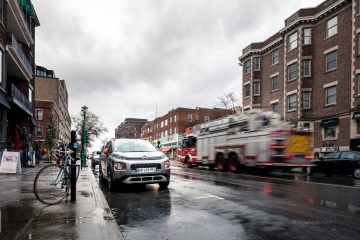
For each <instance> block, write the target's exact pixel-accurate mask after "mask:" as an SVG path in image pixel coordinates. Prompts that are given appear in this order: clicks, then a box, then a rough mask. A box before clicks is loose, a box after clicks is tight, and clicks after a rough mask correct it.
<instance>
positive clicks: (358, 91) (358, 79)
mask: <svg viewBox="0 0 360 240" xmlns="http://www.w3.org/2000/svg"><path fill="white" fill-rule="evenodd" d="M356 77H357V94H358V95H360V74H358V75H356Z"/></svg>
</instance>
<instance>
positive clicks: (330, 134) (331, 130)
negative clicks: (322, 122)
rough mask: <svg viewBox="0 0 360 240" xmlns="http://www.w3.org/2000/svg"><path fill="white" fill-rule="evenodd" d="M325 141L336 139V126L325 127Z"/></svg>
mask: <svg viewBox="0 0 360 240" xmlns="http://www.w3.org/2000/svg"><path fill="white" fill-rule="evenodd" d="M324 131H325V139H335V138H336V126H328V127H324Z"/></svg>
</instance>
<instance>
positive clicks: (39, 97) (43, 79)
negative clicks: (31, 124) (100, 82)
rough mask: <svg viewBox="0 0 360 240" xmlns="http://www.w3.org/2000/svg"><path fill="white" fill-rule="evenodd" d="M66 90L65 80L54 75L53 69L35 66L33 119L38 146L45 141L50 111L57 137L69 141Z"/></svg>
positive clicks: (69, 122) (69, 128)
mask: <svg viewBox="0 0 360 240" xmlns="http://www.w3.org/2000/svg"><path fill="white" fill-rule="evenodd" d="M68 98H69V96H68V92H67V88H66V82H65V80H60V79H59V78H57V77H56V76H55V73H54V71H53V70H48V69H46V68H44V67H42V66H36V76H35V121H36V126H37V127H36V133H35V137H36V141H37V143H38V144H39V146H42V144H43V143H44V141H45V136H46V126H47V124H48V119H49V115H50V114H51V113H52V114H53V116H54V118H55V122H56V126H57V139H58V141H62V142H65V143H68V142H70V131H71V118H70V115H69V111H68Z"/></svg>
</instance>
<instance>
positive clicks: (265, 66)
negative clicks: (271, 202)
mask: <svg viewBox="0 0 360 240" xmlns="http://www.w3.org/2000/svg"><path fill="white" fill-rule="evenodd" d="M359 3H360V1H358V0H353V1H351V0H327V1H324V2H323V3H321V4H319V5H318V6H316V7H313V8H306V9H300V10H299V11H297V12H296V13H294V14H293V15H291V16H290V17H289V18H287V19H286V20H285V27H284V28H282V29H281V30H280V31H279V32H277V33H275V34H274V35H273V36H271V37H270V38H268V39H266V40H265V41H263V42H257V43H252V44H250V45H249V46H248V47H246V48H245V49H243V52H242V56H240V57H239V60H240V62H241V65H242V67H243V106H244V110H248V109H252V108H261V109H264V110H273V111H277V112H279V113H280V114H281V115H282V116H283V118H284V119H285V120H287V121H289V122H290V123H291V124H292V126H296V127H298V128H305V129H311V130H312V131H314V146H315V152H317V153H326V152H329V151H334V150H337V149H339V150H346V149H349V148H350V145H354V146H355V145H359V144H358V143H359V140H358V138H360V123H359V121H360V108H359V106H360V75H359V74H360V59H359V57H358V56H359V54H360V17H359V13H360V8H359Z"/></svg>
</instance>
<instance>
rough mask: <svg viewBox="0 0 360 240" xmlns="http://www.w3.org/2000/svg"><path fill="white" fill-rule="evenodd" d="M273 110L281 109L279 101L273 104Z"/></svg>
mask: <svg viewBox="0 0 360 240" xmlns="http://www.w3.org/2000/svg"><path fill="white" fill-rule="evenodd" d="M271 110H272V111H273V112H278V111H279V103H278V102H277V103H273V104H271Z"/></svg>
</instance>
